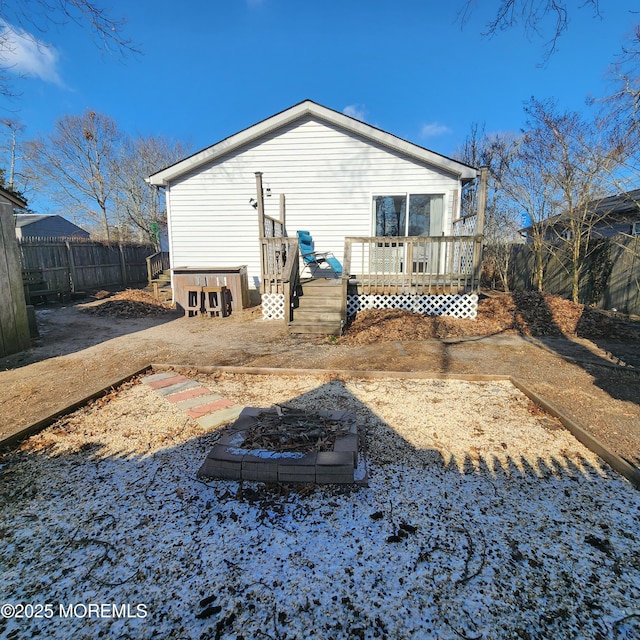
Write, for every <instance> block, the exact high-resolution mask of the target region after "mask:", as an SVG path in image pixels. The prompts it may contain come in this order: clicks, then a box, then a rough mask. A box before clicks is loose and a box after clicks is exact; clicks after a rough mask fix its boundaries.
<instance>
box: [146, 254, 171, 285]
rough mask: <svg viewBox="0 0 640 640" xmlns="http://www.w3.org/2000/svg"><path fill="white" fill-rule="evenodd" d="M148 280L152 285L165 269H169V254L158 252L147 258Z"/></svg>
mask: <svg viewBox="0 0 640 640" xmlns="http://www.w3.org/2000/svg"><path fill="white" fill-rule="evenodd" d="M146 262H147V280H148V281H149V284H151V282H152V280H155V279H156V278H157V277H158V276H159V275H160V274H161V273H162V272H163V271H164V270H165V269H168V268H169V252H168V251H157V252H156V253H154V254H152V255H150V256H147V258H146Z"/></svg>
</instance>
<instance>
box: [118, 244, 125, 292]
mask: <svg viewBox="0 0 640 640" xmlns="http://www.w3.org/2000/svg"><path fill="white" fill-rule="evenodd" d="M118 250H119V252H120V273H121V274H122V284H123V285H126V284H127V264H126V262H125V261H124V251H123V249H122V242H118Z"/></svg>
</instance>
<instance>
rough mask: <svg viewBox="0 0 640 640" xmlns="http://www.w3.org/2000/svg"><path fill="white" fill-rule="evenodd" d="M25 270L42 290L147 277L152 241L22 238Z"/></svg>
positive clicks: (89, 286) (65, 289)
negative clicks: (35, 279) (147, 260)
mask: <svg viewBox="0 0 640 640" xmlns="http://www.w3.org/2000/svg"><path fill="white" fill-rule="evenodd" d="M18 248H19V251H20V260H21V263H22V269H23V272H24V274H26V276H27V277H28V278H31V279H33V278H37V279H38V280H39V282H40V286H41V289H42V290H49V291H52V292H61V293H65V292H76V291H86V290H92V289H98V288H100V287H106V286H116V285H123V286H126V285H130V284H138V283H142V282H146V281H147V262H146V258H147V256H149V255H150V254H152V253H154V251H155V249H154V247H153V245H150V244H137V243H129V242H100V241H95V240H83V239H80V238H22V239H19V240H18Z"/></svg>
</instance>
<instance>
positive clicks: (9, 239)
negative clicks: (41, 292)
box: [0, 203, 31, 356]
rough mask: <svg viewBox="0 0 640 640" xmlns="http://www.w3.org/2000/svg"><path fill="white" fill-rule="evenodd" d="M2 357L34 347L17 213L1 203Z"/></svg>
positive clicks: (0, 336)
mask: <svg viewBox="0 0 640 640" xmlns="http://www.w3.org/2000/svg"><path fill="white" fill-rule="evenodd" d="M0 248H1V249H2V251H0V283H1V286H0V356H5V355H9V354H11V353H17V352H18V351H23V350H24V349H28V348H29V347H30V346H31V337H30V334H29V321H28V318H27V307H26V305H25V301H24V287H23V285H22V272H21V268H20V259H19V256H18V248H17V244H16V232H15V227H14V223H13V210H12V207H11V205H10V204H5V203H0Z"/></svg>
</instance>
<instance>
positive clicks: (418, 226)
mask: <svg viewBox="0 0 640 640" xmlns="http://www.w3.org/2000/svg"><path fill="white" fill-rule="evenodd" d="M407 201H408V203H409V206H408V207H407ZM407 210H408V215H407ZM443 214H444V196H443V195H442V194H434V195H432V194H419V193H411V194H406V193H404V194H398V195H389V196H373V215H374V219H373V224H374V234H375V235H376V236H441V235H442V233H443V231H444V228H443V225H444V222H443Z"/></svg>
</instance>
